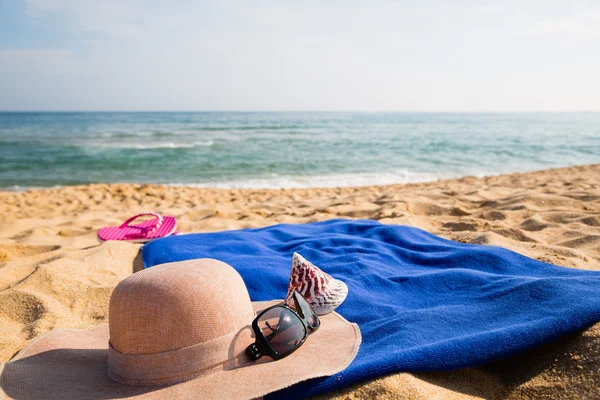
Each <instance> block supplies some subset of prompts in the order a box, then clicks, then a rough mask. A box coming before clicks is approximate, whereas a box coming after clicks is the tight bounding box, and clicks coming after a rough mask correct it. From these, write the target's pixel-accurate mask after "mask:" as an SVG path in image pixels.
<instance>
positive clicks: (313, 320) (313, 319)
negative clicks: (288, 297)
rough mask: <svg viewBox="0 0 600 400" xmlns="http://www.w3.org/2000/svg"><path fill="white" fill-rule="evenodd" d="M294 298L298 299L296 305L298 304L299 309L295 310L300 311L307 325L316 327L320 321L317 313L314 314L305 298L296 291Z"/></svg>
mask: <svg viewBox="0 0 600 400" xmlns="http://www.w3.org/2000/svg"><path fill="white" fill-rule="evenodd" d="M296 300H298V305H299V306H300V310H296V311H301V314H302V315H303V316H304V318H306V321H307V322H308V326H309V327H311V328H312V329H317V328H318V327H319V325H320V324H321V321H319V317H317V314H315V312H314V311H313V309H312V307H311V306H310V304H308V302H307V301H306V299H305V298H304V297H302V295H301V294H300V293H298V292H296Z"/></svg>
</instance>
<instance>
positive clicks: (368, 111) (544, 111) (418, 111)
mask: <svg viewBox="0 0 600 400" xmlns="http://www.w3.org/2000/svg"><path fill="white" fill-rule="evenodd" d="M0 113H1V114H8V113H56V114H58V113H365V114H368V113H371V114H377V113H382V114H383V113H390V114H391V113H398V114H400V113H411V114H429V113H440V114H444V113H448V114H450V113H455V114H492V113H493V114H502V113H505V114H517V113H523V114H525V113H529V114H534V113H535V114H544V113H547V114H551V113H565V114H567V113H571V114H591V113H600V110H519V111H517V110H485V111H482V110H477V111H475V110H474V111H468V110H0Z"/></svg>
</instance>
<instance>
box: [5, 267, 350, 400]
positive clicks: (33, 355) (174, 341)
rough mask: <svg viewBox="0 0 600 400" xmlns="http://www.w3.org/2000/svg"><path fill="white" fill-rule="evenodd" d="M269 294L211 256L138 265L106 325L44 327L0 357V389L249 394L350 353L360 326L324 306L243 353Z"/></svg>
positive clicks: (65, 393)
mask: <svg viewBox="0 0 600 400" xmlns="http://www.w3.org/2000/svg"><path fill="white" fill-rule="evenodd" d="M276 303H277V302H255V303H252V302H251V301H250V297H249V296H248V291H247V289H246V286H245V285H244V282H243V281H242V278H241V277H240V275H239V274H238V273H237V272H236V271H235V270H234V269H233V268H231V267H230V266H229V265H227V264H225V263H223V262H220V261H217V260H212V259H200V260H190V261H183V262H176V263H170V264H163V265H160V266H156V267H153V268H150V269H147V270H144V271H141V272H138V273H136V274H134V275H132V276H130V277H129V278H127V279H125V280H124V281H122V282H121V283H120V284H119V285H117V287H116V288H115V290H114V292H113V294H112V296H111V299H110V306H109V320H110V323H109V324H108V325H106V324H104V325H102V326H99V327H97V328H96V329H93V330H88V331H82V330H70V329H61V330H53V331H51V332H49V333H47V334H45V335H43V336H41V337H40V338H38V339H36V340H34V341H33V342H32V343H30V344H29V345H28V346H27V347H26V348H25V349H23V350H22V351H21V352H20V353H19V354H18V355H17V356H16V357H15V358H14V359H13V361H11V362H8V363H6V364H2V365H0V373H1V376H0V397H2V394H5V395H6V396H7V397H8V398H12V399H37V398H44V399H73V398H123V397H140V398H144V399H146V398H148V399H154V398H182V397H190V396H191V397H198V398H204V399H211V398H236V399H251V398H256V397H260V396H263V395H265V394H267V393H270V392H273V391H276V390H279V389H283V388H285V387H287V386H290V385H292V384H294V383H297V382H300V381H303V380H306V379H310V378H316V377H322V376H328V375H333V374H335V373H337V372H340V371H341V370H343V369H344V368H346V367H347V366H348V365H349V364H350V362H351V361H352V360H353V359H354V357H355V355H356V353H357V351H358V347H359V345H360V342H361V336H360V330H359V329H358V326H357V325H356V324H351V323H349V322H348V321H346V320H345V319H344V318H342V317H341V316H340V315H338V314H336V313H331V314H328V315H326V316H324V317H321V327H320V328H319V330H317V331H316V332H314V333H313V334H311V335H310V336H309V337H308V339H307V340H306V342H305V343H304V344H303V345H302V346H301V347H300V348H299V349H298V350H297V351H296V352H294V353H292V354H291V355H289V356H288V357H285V358H283V359H281V360H278V361H273V360H272V359H270V358H269V357H263V358H261V359H260V360H258V361H250V360H249V358H248V357H247V356H246V354H245V349H246V347H247V346H248V345H250V344H251V343H253V342H254V333H253V332H252V329H251V326H250V324H251V323H252V320H253V319H254V317H255V313H256V311H260V310H262V309H265V308H267V307H269V306H271V305H273V304H276ZM109 339H110V342H109Z"/></svg>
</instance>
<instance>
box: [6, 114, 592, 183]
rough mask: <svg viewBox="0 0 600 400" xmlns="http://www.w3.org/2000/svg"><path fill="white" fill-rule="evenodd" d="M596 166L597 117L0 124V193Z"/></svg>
mask: <svg viewBox="0 0 600 400" xmlns="http://www.w3.org/2000/svg"><path fill="white" fill-rule="evenodd" d="M599 162H600V113H487V114H481V113H359V112H344V113H337V112H289V113H288V112H251V113H247V112H178V113H163V112H143V113H121V112H119V113H87V112H86V113H0V188H2V189H4V190H6V189H8V190H19V189H24V188H29V187H48V186H60V185H75V184H87V183H93V182H138V183H162V184H178V185H195V186H210V187H240V188H246V187H248V188H284V187H329V186H360V185H375V184H376V185H380V184H393V183H405V182H419V181H432V180H437V179H446V178H455V177H460V176H465V175H474V176H484V175H496V174H501V173H510V172H525V171H532V170H537V169H545V168H551V167H563V166H570V165H579V164H589V163H599Z"/></svg>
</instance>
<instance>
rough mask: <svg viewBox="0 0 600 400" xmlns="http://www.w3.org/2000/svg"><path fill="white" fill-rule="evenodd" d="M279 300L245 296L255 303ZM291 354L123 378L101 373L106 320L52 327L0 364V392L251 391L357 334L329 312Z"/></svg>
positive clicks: (332, 362) (313, 362) (316, 369)
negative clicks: (184, 376)
mask: <svg viewBox="0 0 600 400" xmlns="http://www.w3.org/2000/svg"><path fill="white" fill-rule="evenodd" d="M280 302H281V301H270V302H255V303H252V305H253V307H254V309H255V310H257V311H258V310H263V309H265V308H267V307H269V306H271V305H274V304H277V303H280ZM320 319H321V326H320V328H319V329H318V330H317V331H316V332H314V333H313V334H311V335H310V336H309V338H308V339H307V340H306V342H304V344H303V345H302V347H301V348H300V349H298V350H297V351H295V352H294V353H292V354H291V355H289V356H287V357H285V358H283V359H281V360H278V361H273V360H271V359H270V358H269V357H264V358H263V359H261V360H259V362H254V363H247V364H245V365H244V366H241V367H239V368H235V369H229V370H218V371H213V372H211V373H208V374H205V375H201V376H199V377H197V378H194V379H192V380H189V381H187V382H183V383H178V384H174V385H169V386H150V387H148V386H145V387H140V386H128V385H123V384H120V383H117V382H115V381H113V380H111V379H110V378H109V376H108V365H107V358H108V349H107V348H108V341H109V330H108V324H103V325H101V326H99V327H97V328H95V329H92V330H74V329H60V330H54V331H51V332H49V333H47V334H45V335H43V336H41V337H40V338H38V339H36V340H34V341H33V342H32V343H30V344H29V345H28V346H27V347H26V348H25V349H23V350H22V351H21V352H20V353H19V354H18V355H17V356H16V357H15V358H14V359H13V360H12V361H11V362H8V363H5V364H2V365H0V374H1V375H0V394H3V393H4V394H5V395H6V397H8V398H9V399H38V398H44V399H66V398H68V399H77V398H82V399H83V398H85V399H89V398H103V399H116V398H129V397H134V398H135V397H139V398H144V399H154V398H157V399H158V398H161V399H162V398H184V397H189V396H190V395H191V394H193V395H194V396H196V395H197V396H199V397H201V398H206V399H210V398H240V399H241V398H246V399H252V398H256V397H260V396H264V395H266V394H268V393H271V392H274V391H277V390H280V389H283V388H285V387H288V386H291V385H293V384H295V383H298V382H301V381H304V380H307V379H311V378H317V377H323V376H330V375H333V374H335V373H337V372H340V371H342V370H343V369H345V368H346V367H347V366H348V365H349V364H350V362H351V361H352V360H353V359H354V357H355V356H356V353H357V352H358V348H359V345H360V342H361V334H360V330H359V328H358V326H357V325H356V324H353V323H350V322H348V321H346V320H345V319H344V318H343V317H342V316H340V315H339V314H337V313H335V312H332V313H330V314H328V315H325V316H323V317H320Z"/></svg>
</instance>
